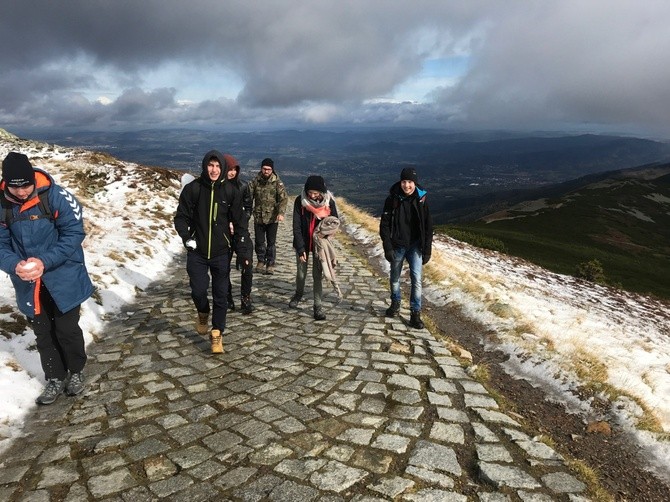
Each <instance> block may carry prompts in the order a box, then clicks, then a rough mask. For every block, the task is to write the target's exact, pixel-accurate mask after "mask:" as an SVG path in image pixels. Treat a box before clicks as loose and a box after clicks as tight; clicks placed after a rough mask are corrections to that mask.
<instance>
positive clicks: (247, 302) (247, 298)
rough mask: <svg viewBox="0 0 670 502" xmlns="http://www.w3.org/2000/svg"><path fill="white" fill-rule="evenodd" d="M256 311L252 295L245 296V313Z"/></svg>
mask: <svg viewBox="0 0 670 502" xmlns="http://www.w3.org/2000/svg"><path fill="white" fill-rule="evenodd" d="M253 311H254V306H253V304H252V303H251V297H250V296H243V297H242V313H243V314H244V315H249V314H251V313H252V312H253Z"/></svg>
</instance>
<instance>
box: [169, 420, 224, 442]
mask: <svg viewBox="0 0 670 502" xmlns="http://www.w3.org/2000/svg"><path fill="white" fill-rule="evenodd" d="M212 432H213V431H212V428H211V427H210V426H208V425H207V424H201V423H194V424H193V423H189V424H187V425H184V426H182V427H177V428H175V429H170V430H169V431H168V433H167V434H168V436H170V437H171V438H172V439H174V440H175V441H177V442H178V443H179V444H182V445H185V444H188V443H191V442H193V441H196V440H198V439H200V438H202V437H205V436H207V435H209V434H211V433H212Z"/></svg>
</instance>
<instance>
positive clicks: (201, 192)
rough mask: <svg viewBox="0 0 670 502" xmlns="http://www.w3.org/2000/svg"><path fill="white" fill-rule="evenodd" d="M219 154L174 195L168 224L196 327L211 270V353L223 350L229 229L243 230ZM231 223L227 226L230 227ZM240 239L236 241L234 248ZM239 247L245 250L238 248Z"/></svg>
mask: <svg viewBox="0 0 670 502" xmlns="http://www.w3.org/2000/svg"><path fill="white" fill-rule="evenodd" d="M225 165H226V164H225V160H224V157H223V154H222V153H221V152H219V151H217V150H210V151H209V152H207V153H206V154H205V156H204V157H203V159H202V173H201V174H200V177H199V178H196V179H195V180H193V181H192V182H190V183H189V184H187V185H186V186H185V187H184V189H183V190H182V192H181V194H180V195H179V206H178V207H177V213H176V215H175V217H174V226H175V229H176V230H177V233H178V234H179V237H181V239H182V241H183V243H184V246H185V247H186V249H187V257H186V271H187V272H188V277H189V283H190V286H191V298H192V299H193V303H194V304H195V307H196V310H197V311H198V315H197V318H196V330H197V331H198V333H200V334H202V335H204V334H205V333H207V329H208V320H209V312H210V304H209V299H208V298H207V290H208V288H209V282H210V281H209V274H210V273H211V274H212V331H211V334H210V341H211V344H212V347H211V348H212V353H213V354H221V353H223V340H222V335H223V332H224V330H225V327H226V313H227V296H228V276H229V271H228V267H229V260H228V258H229V255H230V253H231V250H232V249H233V246H234V243H233V235H234V236H235V237H238V236H243V235H246V233H245V231H246V232H248V229H247V228H246V219H245V218H244V215H243V210H242V194H241V192H240V191H239V190H238V189H237V187H235V186H234V185H233V184H232V183H230V182H228V181H226V173H225ZM231 224H232V232H231ZM243 245H244V243H242V244H240V245H238V251H239V249H240V247H242V246H243ZM243 252H245V251H243Z"/></svg>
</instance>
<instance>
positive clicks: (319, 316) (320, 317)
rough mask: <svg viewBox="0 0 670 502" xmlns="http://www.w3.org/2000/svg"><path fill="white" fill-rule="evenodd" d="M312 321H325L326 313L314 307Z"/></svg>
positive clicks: (321, 308) (320, 308)
mask: <svg viewBox="0 0 670 502" xmlns="http://www.w3.org/2000/svg"><path fill="white" fill-rule="evenodd" d="M314 320H315V321H325V320H326V313H325V312H324V311H323V307H321V306H319V307H317V306H315V307H314Z"/></svg>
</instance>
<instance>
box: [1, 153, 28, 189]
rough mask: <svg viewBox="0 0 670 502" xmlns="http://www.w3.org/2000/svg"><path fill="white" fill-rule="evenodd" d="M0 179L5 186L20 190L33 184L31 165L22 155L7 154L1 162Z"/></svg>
mask: <svg viewBox="0 0 670 502" xmlns="http://www.w3.org/2000/svg"><path fill="white" fill-rule="evenodd" d="M2 179H3V180H5V183H7V186H10V187H15V188H20V187H25V186H28V185H34V184H35V171H33V165H32V164H31V163H30V161H29V160H28V157H26V156H25V155H24V154H22V153H17V152H9V153H8V154H7V157H5V160H3V161H2Z"/></svg>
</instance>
